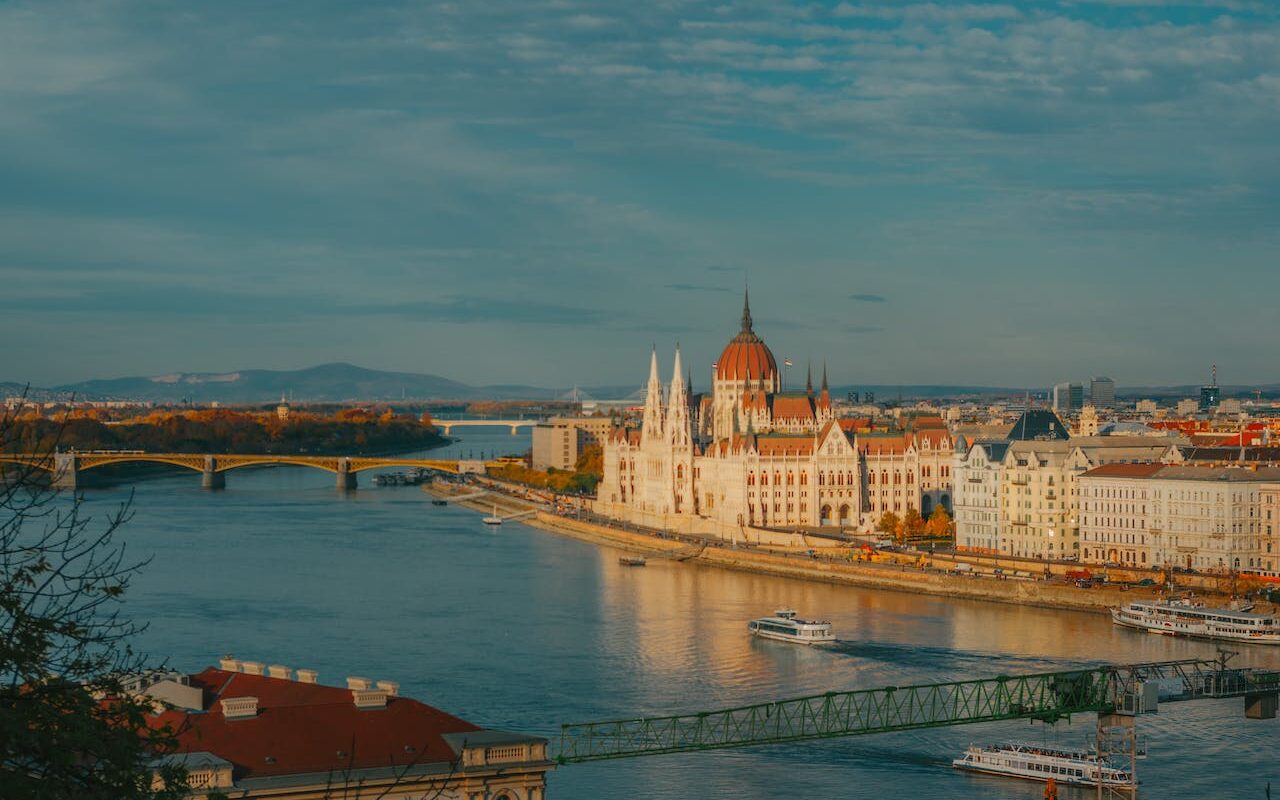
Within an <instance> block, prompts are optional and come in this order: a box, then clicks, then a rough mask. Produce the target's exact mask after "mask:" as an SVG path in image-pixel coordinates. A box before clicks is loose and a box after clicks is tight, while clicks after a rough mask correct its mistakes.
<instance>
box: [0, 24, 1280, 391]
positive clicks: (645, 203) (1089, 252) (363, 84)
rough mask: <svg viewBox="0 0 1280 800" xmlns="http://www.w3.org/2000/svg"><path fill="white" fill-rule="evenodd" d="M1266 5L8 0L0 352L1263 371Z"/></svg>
mask: <svg viewBox="0 0 1280 800" xmlns="http://www.w3.org/2000/svg"><path fill="white" fill-rule="evenodd" d="M1276 9H1277V5H1276V4H1274V3H1272V2H1270V0H1262V1H1261V2H1256V3H1255V2H1248V1H1247V0H1240V1H1239V2H1235V1H1227V0H1220V1H1219V2H1208V1H1204V0H1202V1H1201V2H1187V3H1165V2H1155V0H1150V1H1147V0H1128V1H1127V2H1126V1H1125V0H1112V1H1111V2H1082V1H1080V0H1075V1H1068V0H1043V1H1042V2H1027V3H1017V4H1009V5H1003V4H1002V5H992V4H981V3H948V2H940V1H939V2H928V3H916V2H901V3H899V2H893V3H884V4H862V3H853V2H838V3H805V4H797V5H791V6H788V5H785V4H783V3H781V2H774V1H773V0H770V1H768V2H742V3H732V4H729V3H725V4H721V3H718V2H698V1H697V0H687V1H686V0H650V2H642V3H622V2H608V3H603V2H601V3H596V2H577V0H564V1H563V2H552V3H545V4H541V3H533V2H523V1H521V2H509V3H508V2H498V1H496V0H495V1H492V2H458V3H390V4H381V3H374V2H362V3H346V2H343V3H336V2H335V3H324V2H307V3H292V4H282V3H261V2H257V1H256V0H254V1H253V2H242V3H241V2H219V3H205V4H195V3H168V2H163V3H162V2H155V3H140V2H139V3H135V2H125V3H120V2H110V1H108V2H103V1H101V0H94V2H87V3H83V4H80V3H63V2H57V1H56V0H55V1H53V2H51V1H50V0H39V2H29V3H27V2H5V3H3V4H0V187H2V188H0V342H3V346H2V347H0V380H19V381H30V382H32V383H34V384H36V385H50V384H55V383H59V382H65V381H73V380H79V379H84V378H89V377H111V376H120V375H136V374H153V373H163V372H171V371H178V370H187V371H222V370H232V369H238V368H249V367H265V368H297V367H304V366H310V365H313V364H317V363H321V362H326V361H351V362H354V363H358V364H361V365H364V366H369V367H377V368H386V369H400V370H409V371H421V372H434V373H438V374H442V375H446V376H448V377H452V378H455V379H458V380H463V381H467V382H472V383H494V382H527V383H536V384H541V385H547V386H556V385H569V384H572V383H575V382H576V383H581V384H584V385H590V384H598V383H636V384H637V385H638V384H639V383H640V382H641V381H642V380H643V378H644V376H645V371H646V365H647V360H648V350H649V347H650V345H651V344H654V343H656V344H657V346H658V347H659V350H660V351H661V352H662V354H663V357H664V362H665V363H669V361H670V355H669V352H670V350H671V348H673V347H674V345H675V343H676V341H677V340H679V341H680V342H681V343H682V344H683V349H684V353H685V363H686V364H692V365H693V367H694V370H695V382H696V383H702V384H705V376H706V375H707V371H708V370H709V369H710V365H711V362H712V361H713V360H714V359H715V357H716V355H717V354H718V352H719V349H720V348H721V347H723V345H724V342H725V341H727V339H728V338H729V337H730V336H732V334H733V333H734V332H735V330H736V328H737V318H738V315H739V311H740V306H741V290H742V286H743V284H744V281H748V282H749V284H750V287H751V295H752V299H753V311H754V313H755V317H756V321H757V326H756V328H757V330H758V331H759V332H760V333H761V334H762V335H763V336H764V337H765V338H766V340H767V341H768V342H769V343H770V345H771V346H772V348H773V350H774V352H775V353H776V354H777V355H778V356H779V358H781V357H783V356H787V357H791V358H793V359H795V360H796V361H798V362H802V361H803V360H805V359H809V358H812V359H814V360H815V361H821V360H823V359H825V360H826V361H827V362H828V363H829V364H830V367H831V371H832V376H833V378H834V379H836V380H838V381H839V382H841V383H852V384H857V383H899V382H901V383H979V384H999V385H1037V384H1044V383H1048V382H1051V381H1055V380H1063V379H1081V378H1086V377H1088V376H1089V375H1091V374H1098V373H1108V374H1112V375H1114V377H1115V378H1116V379H1117V380H1118V381H1119V382H1120V383H1121V384H1125V385H1133V384H1141V383H1181V382H1198V381H1201V380H1203V379H1204V377H1205V375H1206V373H1207V371H1208V365H1209V363H1210V362H1212V361H1217V362H1218V364H1219V365H1220V371H1221V375H1222V377H1223V379H1224V380H1226V381H1227V382H1246V381H1259V382H1260V381H1274V380H1277V377H1278V376H1277V370H1276V366H1277V356H1276V342H1277V340H1280V321H1278V320H1280V315H1278V314H1277V313H1276V298H1277V297H1278V296H1280V12H1278V11H1277V10H1276Z"/></svg>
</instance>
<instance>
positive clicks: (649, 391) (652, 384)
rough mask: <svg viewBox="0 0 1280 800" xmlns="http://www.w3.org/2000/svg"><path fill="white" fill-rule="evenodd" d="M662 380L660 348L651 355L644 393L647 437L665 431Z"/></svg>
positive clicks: (645, 431) (659, 434)
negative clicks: (660, 376) (659, 359)
mask: <svg viewBox="0 0 1280 800" xmlns="http://www.w3.org/2000/svg"><path fill="white" fill-rule="evenodd" d="M663 416H664V415H663V408H662V381H661V379H659V378H658V348H657V347H656V346H655V347H654V348H653V353H652V355H650V357H649V383H648V385H647V386H645V395H644V428H643V430H642V434H643V435H644V436H645V437H653V436H661V435H662V431H663Z"/></svg>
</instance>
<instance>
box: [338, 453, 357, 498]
mask: <svg viewBox="0 0 1280 800" xmlns="http://www.w3.org/2000/svg"><path fill="white" fill-rule="evenodd" d="M356 486H357V481H356V473H354V472H352V471H351V459H348V458H340V459H338V491H340V492H349V491H351V490H353V489H355V488H356Z"/></svg>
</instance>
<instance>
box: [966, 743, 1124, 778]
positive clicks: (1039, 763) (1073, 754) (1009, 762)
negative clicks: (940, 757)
mask: <svg viewBox="0 0 1280 800" xmlns="http://www.w3.org/2000/svg"><path fill="white" fill-rule="evenodd" d="M951 766H953V767H955V768H956V769H962V770H965V771H967V772H982V773H986V774H988V775H1003V776H1005V777H1009V778H1022V779H1024V780H1032V781H1048V780H1050V779H1053V781H1054V782H1055V783H1058V784H1066V785H1071V786H1097V785H1098V783H1099V781H1101V782H1102V785H1103V786H1131V785H1133V784H1134V782H1135V781H1134V777H1133V772H1132V771H1130V770H1128V769H1121V768H1119V767H1114V766H1111V765H1110V764H1108V763H1106V762H1104V761H1102V760H1100V759H1099V758H1098V755H1097V754H1096V753H1094V752H1091V751H1088V750H1074V749H1070V748H1059V747H1044V746H1040V745H1032V744H1021V743H1017V742H1014V743H1009V744H992V745H969V749H968V750H966V751H965V752H964V755H963V756H961V757H960V758H957V759H955V760H954V761H952V762H951Z"/></svg>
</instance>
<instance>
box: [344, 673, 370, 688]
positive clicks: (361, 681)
mask: <svg viewBox="0 0 1280 800" xmlns="http://www.w3.org/2000/svg"><path fill="white" fill-rule="evenodd" d="M371 686H373V681H371V680H369V679H368V678H361V677H360V676H359V675H349V676H347V688H348V689H368V688H369V687H371Z"/></svg>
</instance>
